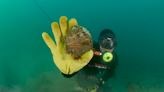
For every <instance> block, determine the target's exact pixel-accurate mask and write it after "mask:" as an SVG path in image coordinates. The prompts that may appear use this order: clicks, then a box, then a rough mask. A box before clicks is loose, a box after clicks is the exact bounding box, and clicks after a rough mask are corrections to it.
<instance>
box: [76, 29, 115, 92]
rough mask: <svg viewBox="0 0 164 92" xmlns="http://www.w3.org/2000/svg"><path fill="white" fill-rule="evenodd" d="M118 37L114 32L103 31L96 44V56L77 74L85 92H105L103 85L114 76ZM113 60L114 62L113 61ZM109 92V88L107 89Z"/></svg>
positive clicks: (79, 83) (80, 85)
mask: <svg viewBox="0 0 164 92" xmlns="http://www.w3.org/2000/svg"><path fill="white" fill-rule="evenodd" d="M116 45H117V43H116V37H115V34H114V33H113V31H112V30H110V29H105V30H103V31H102V32H101V33H100V35H99V38H98V42H95V43H94V49H95V50H94V56H93V58H92V59H91V61H90V62H89V64H87V66H85V67H84V68H83V69H81V70H80V72H79V73H78V74H77V76H76V77H77V82H78V85H79V87H80V88H81V89H82V90H83V92H104V90H103V85H104V84H105V82H106V81H107V80H108V79H109V78H110V77H113V76H114V73H115V68H116V66H117V64H118V58H117V55H116V53H115V51H114V50H115V47H116ZM111 59H112V60H111ZM107 89H108V92H109V89H110V88H109V87H108V88H107Z"/></svg>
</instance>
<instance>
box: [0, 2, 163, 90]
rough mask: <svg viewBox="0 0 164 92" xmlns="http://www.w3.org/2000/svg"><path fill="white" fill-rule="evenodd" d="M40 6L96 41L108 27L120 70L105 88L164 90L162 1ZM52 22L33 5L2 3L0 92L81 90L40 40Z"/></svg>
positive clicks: (56, 18)
mask: <svg viewBox="0 0 164 92" xmlns="http://www.w3.org/2000/svg"><path fill="white" fill-rule="evenodd" d="M37 2H38V4H39V5H40V7H42V9H43V10H44V11H46V12H47V14H48V15H49V17H50V18H51V19H52V20H53V21H58V19H59V17H60V16H62V15H66V16H68V17H69V18H71V17H75V18H76V19H77V20H78V22H79V24H80V25H83V26H85V27H87V28H88V29H89V30H90V32H91V34H92V36H93V38H94V40H97V38H98V35H99V33H100V32H101V30H102V29H104V28H110V29H112V30H113V31H114V32H115V34H116V36H117V40H118V46H117V49H116V52H117V54H118V59H119V65H118V67H117V70H116V76H115V77H114V78H111V79H109V81H108V83H107V84H106V85H109V86H111V88H112V91H111V92H163V91H164V80H163V78H164V68H163V67H164V59H163V56H164V55H163V51H164V49H163V47H164V37H163V34H164V1H163V0H37ZM50 23H51V22H50V20H49V19H48V17H47V16H46V14H44V13H43V12H42V11H41V10H40V9H39V8H38V7H37V6H36V4H35V3H34V0H0V92H30V91H31V92H45V90H47V91H46V92H73V90H74V89H76V88H77V87H76V84H77V83H76V81H75V80H74V79H73V78H71V79H66V78H64V77H63V76H62V75H61V74H60V72H59V71H58V70H57V68H56V66H55V65H54V64H53V60H52V57H51V53H50V51H49V49H48V48H47V47H46V45H45V43H44V42H43V40H42V38H41V33H42V32H43V31H46V32H48V33H50V34H51V28H50ZM51 35H52V34H51ZM104 90H106V91H107V90H108V89H104ZM110 90H111V89H110ZM128 90H129V91H128Z"/></svg>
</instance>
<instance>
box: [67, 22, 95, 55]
mask: <svg viewBox="0 0 164 92" xmlns="http://www.w3.org/2000/svg"><path fill="white" fill-rule="evenodd" d="M65 43H66V51H67V53H70V54H72V55H73V56H74V57H75V58H79V57H80V56H81V55H82V54H84V53H85V52H87V51H89V50H90V49H92V47H93V43H92V38H91V35H90V33H89V31H87V30H86V29H85V28H84V27H81V26H77V25H76V26H73V27H72V28H71V29H70V30H68V33H67V35H66V37H65Z"/></svg>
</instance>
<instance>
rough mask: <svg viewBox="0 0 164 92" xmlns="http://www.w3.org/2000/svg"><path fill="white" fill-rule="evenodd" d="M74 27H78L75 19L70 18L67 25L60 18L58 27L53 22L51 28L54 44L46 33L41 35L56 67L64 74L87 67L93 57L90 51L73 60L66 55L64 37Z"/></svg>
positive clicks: (62, 17) (64, 17) (63, 17)
mask: <svg viewBox="0 0 164 92" xmlns="http://www.w3.org/2000/svg"><path fill="white" fill-rule="evenodd" d="M75 25H78V23H77V21H76V19H74V18H72V19H70V20H69V23H68V22H67V17H66V16H61V17H60V27H59V25H58V23H57V22H53V23H52V24H51V27H52V33H53V35H54V37H55V41H56V43H55V42H54V41H53V40H52V38H51V37H50V36H49V35H48V33H46V32H43V33H42V37H43V40H44V42H45V43H46V44H47V46H48V47H49V48H50V51H51V53H52V55H53V59H54V62H55V64H56V66H57V67H58V69H59V70H60V71H61V72H62V73H64V74H73V73H75V72H77V71H79V70H80V69H81V68H83V67H84V66H85V65H87V64H88V63H89V61H90V60H91V58H92V57H93V51H92V49H90V50H89V51H87V52H85V53H84V54H83V55H82V56H81V58H79V59H75V58H74V57H73V56H72V55H71V54H68V53H67V51H66V45H65V42H64V37H65V36H66V34H67V33H68V32H67V31H69V30H68V29H70V28H71V27H72V26H75Z"/></svg>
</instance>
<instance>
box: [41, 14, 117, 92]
mask: <svg viewBox="0 0 164 92" xmlns="http://www.w3.org/2000/svg"><path fill="white" fill-rule="evenodd" d="M51 28H52V33H53V35H54V37H55V41H53V39H52V38H51V37H50V36H49V34H48V33H46V32H43V33H42V37H43V40H44V42H45V43H46V45H47V46H48V47H49V48H50V51H51V53H52V57H53V59H54V63H55V64H56V66H57V68H58V69H59V70H60V72H61V74H62V75H63V76H64V77H67V78H70V77H73V76H75V77H77V83H78V85H79V87H81V88H82V89H84V90H85V91H86V92H97V91H98V92H99V90H101V88H102V87H103V85H104V84H105V82H106V81H107V80H108V79H109V78H110V77H112V76H113V75H114V72H115V67H116V65H117V55H116V53H115V51H114V50H115V47H116V44H117V43H116V37H115V34H114V33H113V32H112V30H110V29H105V30H103V31H102V32H101V33H100V35H99V39H98V42H92V38H91V34H90V33H89V31H88V30H86V28H84V27H81V26H79V25H78V23H77V21H76V19H75V18H72V19H70V20H69V22H68V20H67V17H66V16H61V17H60V20H59V24H58V23H57V22H53V23H52V24H51ZM77 29H78V30H79V31H78V30H77ZM71 30H75V31H71ZM72 32H75V35H74V33H73V34H72ZM68 34H70V35H68ZM85 37H86V38H85ZM80 38H82V39H80ZM70 39H71V40H70ZM67 40H68V41H67ZM91 43H93V44H91ZM67 45H68V46H67ZM84 47H86V48H84ZM67 48H69V49H68V50H70V52H74V54H75V55H77V56H80V57H78V58H77V57H76V58H75V57H74V56H73V55H72V54H70V53H68V50H67ZM74 48H75V49H74ZM78 52H82V53H81V54H79V53H78ZM84 82H86V83H84ZM86 84H87V85H86ZM89 84H92V85H91V87H90V86H89Z"/></svg>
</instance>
